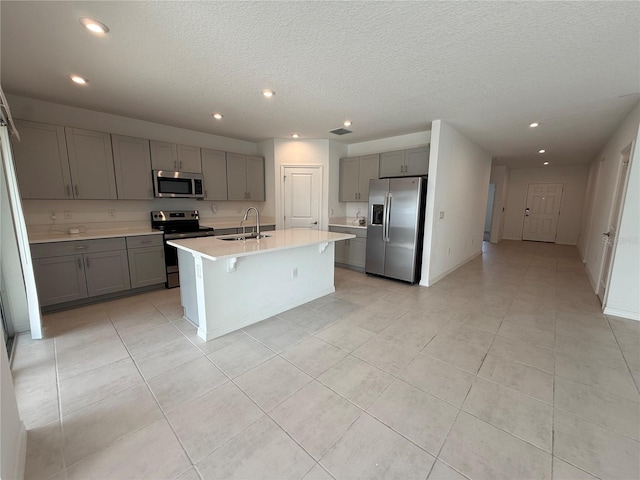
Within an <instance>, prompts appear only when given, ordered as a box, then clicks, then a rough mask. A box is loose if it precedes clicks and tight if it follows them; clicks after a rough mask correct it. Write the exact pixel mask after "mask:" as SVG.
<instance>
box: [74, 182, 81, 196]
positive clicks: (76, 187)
mask: <svg viewBox="0 0 640 480" xmlns="http://www.w3.org/2000/svg"><path fill="white" fill-rule="evenodd" d="M73 190H74V191H75V193H76V197H79V196H80V195H79V194H78V185H74V186H73Z"/></svg>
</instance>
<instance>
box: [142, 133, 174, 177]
mask: <svg viewBox="0 0 640 480" xmlns="http://www.w3.org/2000/svg"><path fill="white" fill-rule="evenodd" d="M149 147H150V149H151V168H153V169H154V170H168V171H170V172H175V171H177V170H178V147H177V145H176V144H175V143H167V142H159V141H157V140H151V141H150V142H149Z"/></svg>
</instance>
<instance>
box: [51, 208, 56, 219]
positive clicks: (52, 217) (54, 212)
mask: <svg viewBox="0 0 640 480" xmlns="http://www.w3.org/2000/svg"><path fill="white" fill-rule="evenodd" d="M56 218H57V217H56V211H55V210H51V220H54V221H55V220H56Z"/></svg>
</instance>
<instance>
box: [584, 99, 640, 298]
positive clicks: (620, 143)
mask: <svg viewBox="0 0 640 480" xmlns="http://www.w3.org/2000/svg"><path fill="white" fill-rule="evenodd" d="M639 123H640V103H639V104H638V105H636V107H635V108H634V109H633V110H632V111H631V113H630V114H629V115H628V116H627V118H626V119H625V120H624V121H623V122H622V123H621V124H620V126H619V127H618V129H617V130H616V131H615V133H614V134H613V135H612V136H611V138H610V140H609V142H607V145H606V146H605V147H604V149H603V150H602V152H600V154H598V155H597V156H596V158H595V159H594V161H597V162H601V163H600V165H599V167H598V172H597V179H596V181H595V185H594V193H593V201H592V211H591V212H590V214H589V216H588V218H587V219H585V222H584V223H585V225H584V226H583V228H584V229H585V236H584V247H582V248H581V250H582V251H583V252H585V253H586V254H587V256H586V257H585V258H583V261H584V262H585V266H586V269H587V274H588V276H589V279H590V281H591V283H592V286H593V287H594V291H595V289H596V286H597V285H598V283H599V281H600V275H601V273H602V262H603V254H604V246H603V241H602V233H603V232H607V231H608V230H609V222H610V217H611V210H612V209H613V195H614V193H615V189H616V184H617V181H618V173H619V172H620V161H621V152H622V150H623V149H624V148H625V146H627V145H629V144H630V143H631V142H632V141H634V140H635V139H636V138H637V135H638V124H639ZM636 171H637V170H636ZM633 173H634V172H633V170H632V171H631V174H633ZM627 192H628V194H629V195H633V188H629V189H628V191H627ZM623 208H624V209H625V210H626V212H627V215H628V212H629V210H628V209H631V210H633V208H634V207H628V206H627V203H626V201H625V203H624V207H623ZM637 208H638V207H637V206H636V212H637V211H638V210H637ZM636 214H637V213H636ZM619 258H620V257H617V258H616V261H618V259H619Z"/></svg>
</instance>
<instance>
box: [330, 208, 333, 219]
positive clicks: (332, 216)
mask: <svg viewBox="0 0 640 480" xmlns="http://www.w3.org/2000/svg"><path fill="white" fill-rule="evenodd" d="M330 215H331V216H332V217H333V208H332V209H331V214H330Z"/></svg>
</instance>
